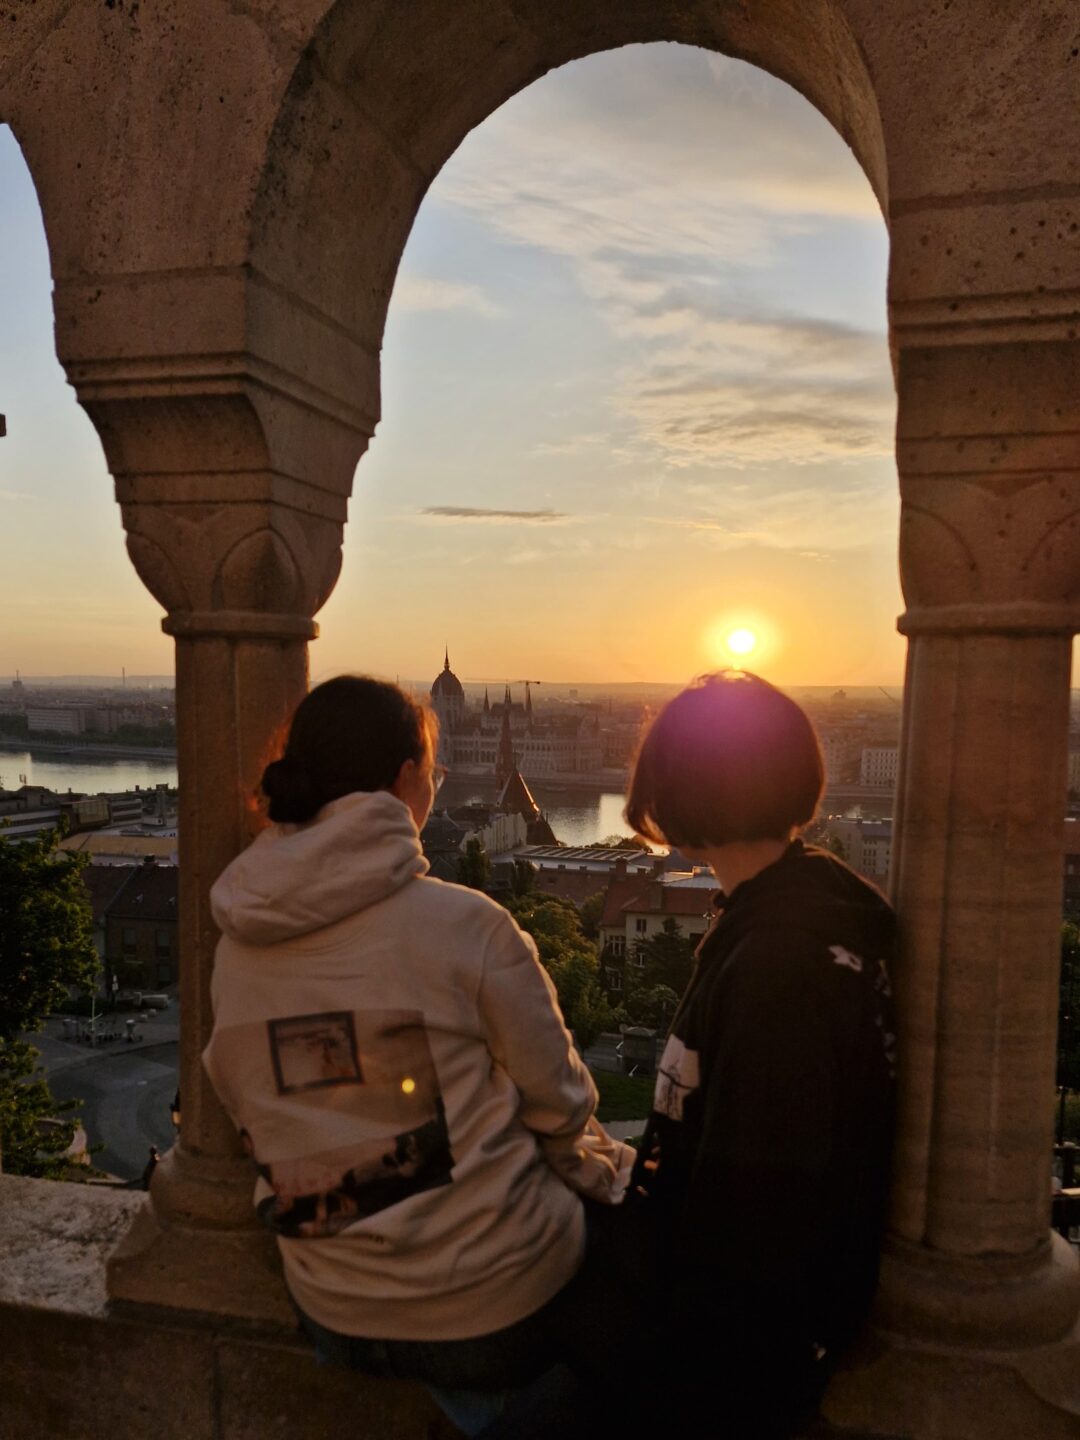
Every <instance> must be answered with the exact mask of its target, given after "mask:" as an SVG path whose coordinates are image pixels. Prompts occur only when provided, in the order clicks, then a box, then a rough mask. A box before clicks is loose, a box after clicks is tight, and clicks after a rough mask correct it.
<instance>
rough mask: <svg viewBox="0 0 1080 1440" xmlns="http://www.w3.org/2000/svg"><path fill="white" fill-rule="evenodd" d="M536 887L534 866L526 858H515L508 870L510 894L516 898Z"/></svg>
mask: <svg viewBox="0 0 1080 1440" xmlns="http://www.w3.org/2000/svg"><path fill="white" fill-rule="evenodd" d="M535 889H536V866H535V865H533V864H531V863H530V862H529V861H528V860H515V861H514V866H513V869H512V870H511V872H510V894H511V895H513V896H514V897H515V898H516V899H519V900H520V899H523V898H524V897H525V896H526V895H531V894H532V893H533V891H534V890H535Z"/></svg>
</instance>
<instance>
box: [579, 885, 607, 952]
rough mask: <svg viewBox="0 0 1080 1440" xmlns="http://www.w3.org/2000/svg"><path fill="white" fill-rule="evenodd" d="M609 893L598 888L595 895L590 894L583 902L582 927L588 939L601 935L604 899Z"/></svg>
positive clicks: (581, 910) (580, 912) (581, 912)
mask: <svg viewBox="0 0 1080 1440" xmlns="http://www.w3.org/2000/svg"><path fill="white" fill-rule="evenodd" d="M606 899H607V895H606V894H605V892H604V891H603V890H598V891H597V892H596V894H595V895H590V896H589V898H588V899H587V900H583V901H582V902H581V909H580V911H579V914H580V915H581V928H582V930H583V932H584V934H585V937H586V939H588V940H597V939H599V937H600V917H601V916H602V915H603V913H604V901H605V900H606Z"/></svg>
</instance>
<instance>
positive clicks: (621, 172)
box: [0, 45, 904, 685]
mask: <svg viewBox="0 0 1080 1440" xmlns="http://www.w3.org/2000/svg"><path fill="white" fill-rule="evenodd" d="M0 254H2V255H3V257H4V264H3V266H2V267H0V315H2V316H3V318H4V343H3V345H2V346H0V352H2V353H0V411H3V412H5V413H6V414H7V417H8V436H7V438H6V439H4V440H0V531H2V533H3V536H4V540H5V543H4V547H3V553H4V564H3V566H2V568H0V677H3V676H5V675H9V674H11V673H13V672H14V670H15V669H16V668H19V669H20V670H22V672H23V673H24V674H31V675H32V674H35V673H38V674H57V673H83V674H86V673H119V671H120V668H121V666H125V667H126V669H127V671H128V673H129V674H132V673H155V674H156V673H165V672H167V671H169V670H170V669H171V642H169V641H168V640H167V639H166V637H164V636H163V635H162V634H161V633H160V629H159V620H160V613H161V612H160V610H159V607H158V606H157V605H156V604H155V602H154V601H153V600H152V598H151V597H150V596H149V595H148V594H147V593H146V591H145V590H144V589H143V588H142V586H141V583H140V582H139V580H138V578H137V577H136V575H135V573H134V571H133V570H132V568H131V566H130V564H129V563H128V561H127V559H126V556H125V554H124V550H123V535H122V530H121V526H120V520H119V513H118V510H117V508H116V505H115V503H114V501H113V499H112V485H111V481H110V478H109V476H108V474H107V472H106V468H105V463H104V459H103V456H102V452H101V447H100V445H99V443H98V441H97V438H96V435H95V433H94V431H93V428H92V426H91V425H90V423H89V421H88V419H87V418H86V416H85V415H83V413H82V412H81V410H80V409H79V407H78V404H77V403H76V401H75V398H74V394H73V392H72V391H71V389H70V388H69V387H68V386H67V385H66V383H65V381H64V377H63V373H62V371H61V369H60V367H59V365H58V363H57V361H56V358H55V353H54V350H53V338H52V313H51V298H50V280H49V266H48V256H47V252H46V248H45V241H44V235H43V232H42V227H41V218H40V213H39V211H38V207H37V203H36V200H35V197H34V191H33V186H32V183H31V181H30V178H29V175H28V174H27V171H26V168H25V165H24V163H23V161H22V158H21V155H20V153H19V150H18V146H17V144H16V142H15V141H14V139H13V137H12V136H11V134H10V132H9V131H8V130H6V129H3V128H0ZM886 265H887V237H886V232H885V227H884V223H883V221H882V218H881V215H880V211H879V210H878V207H877V202H876V200H875V198H874V196H873V194H872V192H871V190H870V186H869V184H868V182H867V180H866V178H865V176H864V175H863V173H862V171H861V169H860V168H859V166H858V164H857V162H856V161H855V159H854V157H853V156H852V155H851V153H850V151H849V150H848V149H847V147H846V145H845V144H844V142H843V141H842V140H841V139H840V137H839V136H838V135H837V134H836V132H835V131H833V130H832V128H831V127H830V126H829V125H828V123H827V122H826V121H825V120H824V119H823V118H822V117H821V116H820V115H819V114H818V112H817V111H815V110H814V109H813V108H812V107H811V106H810V105H809V104H808V103H807V102H806V101H805V100H803V99H802V97H801V96H799V95H798V94H796V93H795V92H794V91H793V90H791V89H789V88H788V87H787V86H785V85H783V84H782V83H781V82H779V81H777V80H775V79H773V78H771V77H770V76H767V75H766V74H764V72H762V71H759V70H756V69H754V68H753V67H750V66H748V65H746V64H744V63H742V62H739V61H734V60H729V59H726V58H723V57H720V56H716V55H712V54H709V53H707V52H705V51H701V50H695V49H692V48H689V47H684V46H659V45H650V46H632V47H628V48H626V49H623V50H618V51H612V52H607V53H605V54H602V55H598V56H593V57H590V58H589V59H586V60H582V61H578V62H575V63H574V64H572V65H568V66H566V67H564V68H563V69H561V70H558V71H555V72H553V73H552V74H551V75H549V76H547V77H545V78H543V79H542V80H540V81H538V82H537V83H536V84H534V85H532V86H530V87H529V88H528V89H527V90H525V91H523V92H521V93H520V94H519V95H517V96H516V97H514V98H513V99H512V100H510V101H509V102H508V103H507V104H506V105H504V106H503V107H502V109H500V110H499V111H497V112H496V113H495V114H494V115H492V116H491V117H489V119H488V120H487V121H486V122H485V123H484V124H483V125H481V126H480V127H479V128H478V129H476V130H475V131H473V132H472V134H470V135H469V136H468V137H467V138H466V140H465V141H464V143H463V144H462V145H461V147H460V148H459V150H458V151H457V153H456V154H455V155H454V156H452V157H451V159H450V161H449V162H448V163H447V165H446V166H445V167H444V169H443V171H442V172H441V174H440V175H439V176H438V177H437V179H436V181H435V183H434V184H433V186H432V188H431V190H430V192H429V194H428V196H427V198H426V199H425V201H424V204H423V206H422V208H421V210H420V213H419V216H418V218H417V221H416V224H415V226H414V228H413V231H412V234H411V237H410V240H409V243H408V247H407V249H406V251H405V255H404V257H403V260H402V264H401V269H400V272H399V275H398V280H397V284H396V287H395V291H394V296H393V300H392V303H391V307H390V313H389V318H388V323H387V329H386V335H385V343H384V352H383V405H382V413H383V418H382V421H381V423H380V425H379V428H378V430H377V432H376V435H375V438H374V440H373V441H372V444H371V446H370V449H369V451H368V454H367V455H366V456H365V458H364V459H363V460H362V462H361V464H360V466H359V468H358V471H357V475H356V482H355V486H354V493H353V499H352V502H351V505H350V523H349V525H348V527H347V530H346V535H345V545H344V565H343V570H342V576H341V579H340V581H339V583H338V586H337V589H336V591H335V593H334V594H333V596H332V597H331V599H330V600H329V602H328V604H327V605H326V607H325V608H324V610H323V612H322V614H321V616H320V617H319V618H320V624H321V627H322V638H321V639H320V640H319V641H318V642H317V643H316V644H315V646H314V647H313V651H312V671H313V674H314V675H315V676H316V678H319V677H322V676H325V675H329V674H333V673H337V672H339V671H341V670H368V671H371V672H373V673H378V674H385V675H401V676H402V677H408V678H410V679H417V678H426V677H433V676H434V674H435V673H436V672H437V670H438V669H439V668H440V667H441V663H442V656H443V647H444V644H445V645H448V646H449V650H450V658H451V662H452V664H453V666H454V668H455V670H456V671H457V673H458V674H459V675H460V676H461V677H462V678H463V679H478V680H480V679H490V680H492V681H500V680H502V679H508V680H511V681H513V680H518V679H522V678H524V677H526V676H528V677H530V678H534V679H540V680H545V679H546V680H549V681H570V682H573V681H648V680H657V681H675V682H678V681H681V680H684V679H687V678H689V677H690V676H692V675H694V674H696V673H698V672H700V671H701V670H703V669H708V668H714V667H715V666H716V665H718V664H722V663H728V662H729V660H730V656H729V655H728V653H727V649H726V637H727V636H728V635H729V634H730V633H731V631H732V630H733V629H736V628H749V629H751V630H752V631H753V632H754V634H755V635H756V637H757V642H758V643H757V647H756V649H755V650H754V652H753V654H752V656H751V657H750V658H749V659H748V660H747V661H745V662H744V663H746V664H747V665H748V666H749V667H750V668H753V669H757V670H759V671H760V672H761V673H762V674H765V675H767V676H768V677H769V678H770V679H773V680H775V681H777V682H778V683H781V684H791V685H805V684H827V685H834V684H835V685H843V684H848V685H872V684H882V685H893V684H896V683H897V682H898V681H899V679H900V677H901V674H902V667H903V653H904V649H903V644H902V642H901V640H900V639H899V637H898V636H897V635H896V633H895V620H896V616H897V615H898V614H899V613H900V612H901V611H902V609H903V603H902V600H901V596H900V589H899V583H898V578H897V565H896V541H897V522H898V498H897V483H896V471H895V462H894V459H893V443H892V436H893V428H894V424H895V400H894V395H893V387H892V378H891V373H890V369H889V358H888V350H887V343H886V321H885V282H886Z"/></svg>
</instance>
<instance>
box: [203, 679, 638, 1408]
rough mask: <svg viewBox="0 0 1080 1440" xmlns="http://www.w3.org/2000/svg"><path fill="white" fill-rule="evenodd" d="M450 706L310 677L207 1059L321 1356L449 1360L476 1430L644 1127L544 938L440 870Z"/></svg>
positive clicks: (235, 884) (525, 1369)
mask: <svg viewBox="0 0 1080 1440" xmlns="http://www.w3.org/2000/svg"><path fill="white" fill-rule="evenodd" d="M435 724H436V722H435V721H434V718H433V716H432V715H431V714H430V712H428V711H427V710H425V709H423V708H422V707H421V706H419V705H417V704H416V703H415V702H414V701H413V700H411V699H410V698H409V697H408V696H406V695H405V694H404V693H403V692H402V691H401V690H399V689H398V688H397V687H396V686H394V685H388V684H384V683H382V682H379V681H375V680H370V679H364V678H360V677H352V676H343V677H340V678H338V679H336V680H331V681H328V682H327V683H326V684H324V685H321V686H319V687H318V688H317V689H315V690H313V691H312V692H311V694H310V695H308V696H307V698H306V699H305V700H304V701H303V702H302V704H301V705H300V707H299V708H298V710H297V712H296V715H295V717H294V719H293V723H292V726H291V729H290V734H289V739H288V743H287V745H286V748H285V753H284V755H283V756H282V758H281V759H280V760H278V761H275V762H274V763H273V764H272V765H270V766H269V767H268V768H267V770H266V772H265V775H264V776H263V782H262V785H263V790H264V792H265V793H266V795H267V796H268V797H269V801H270V807H269V812H270V819H271V821H272V822H275V823H273V824H271V825H270V826H269V827H268V828H267V829H266V830H264V831H263V832H262V834H260V835H259V837H258V838H257V839H256V840H255V842H254V843H253V844H252V845H251V846H250V847H249V849H247V850H246V851H245V852H244V853H243V854H241V855H240V856H238V857H237V859H236V860H234V861H233V863H232V864H231V865H230V866H229V867H228V868H227V869H226V870H225V872H224V873H223V874H222V876H221V877H220V879H219V880H218V882H217V883H216V885H215V886H214V888H213V891H212V892H211V901H212V906H213V913H214V918H215V920H216V922H217V924H218V925H219V927H220V928H221V931H222V939H221V942H220V944H219V946H218V951H217V958H216V962H215V969H214V977H213V990H212V996H213V1004H214V1014H215V1024H214V1031H213V1035H212V1036H211V1040H210V1043H209V1045H208V1046H207V1048H206V1051H205V1053H204V1056H203V1060H204V1064H205V1065H206V1068H207V1070H208V1072H209V1074H210V1077H211V1079H212V1081H213V1083H214V1086H215V1088H216V1090H217V1092H218V1094H219V1096H220V1097H221V1100H222V1102H223V1104H224V1105H225V1107H226V1109H227V1110H228V1112H229V1114H230V1115H231V1116H232V1118H233V1120H234V1122H235V1123H236V1125H237V1127H238V1129H239V1130H240V1133H241V1136H242V1138H243V1140H244V1143H245V1145H246V1147H247V1148H248V1150H249V1152H250V1153H251V1154H252V1156H253V1157H254V1159H255V1162H256V1165H257V1167H258V1169H259V1173H260V1177H261V1178H260V1180H259V1182H258V1185H257V1189H256V1196H255V1200H256V1204H257V1205H258V1207H259V1210H260V1212H261V1213H262V1214H263V1216H264V1217H265V1219H266V1221H267V1223H268V1224H269V1225H270V1226H271V1228H272V1229H273V1230H274V1231H275V1233H276V1235H277V1238H278V1244H279V1247H280V1250H281V1255H282V1260H283V1263H284V1270H285V1278H286V1282H287V1284H288V1287H289V1290H290V1293H291V1294H292V1296H293V1299H294V1301H295V1303H296V1305H297V1307H298V1309H299V1310H300V1312H301V1316H302V1323H303V1324H304V1327H305V1329H306V1330H307V1331H308V1333H309V1334H310V1335H311V1336H312V1337H313V1338H314V1339H315V1341H316V1345H317V1348H318V1349H319V1350H320V1352H321V1354H322V1355H323V1357H324V1358H331V1359H334V1360H337V1361H340V1362H342V1363H345V1364H349V1365H351V1366H353V1367H354V1368H358V1369H364V1370H369V1371H374V1372H376V1373H386V1374H394V1375H399V1376H402V1377H408V1378H415V1379H418V1380H422V1381H425V1382H427V1383H428V1384H429V1386H431V1387H432V1388H433V1389H434V1390H435V1392H436V1394H437V1395H438V1397H439V1398H440V1400H441V1401H443V1402H444V1406H445V1408H448V1409H449V1410H450V1412H451V1413H452V1415H453V1418H455V1419H456V1420H458V1422H459V1423H462V1422H464V1424H465V1425H466V1426H467V1428H468V1429H469V1430H471V1431H473V1432H475V1430H476V1429H478V1428H479V1426H480V1423H481V1420H482V1419H483V1418H486V1414H485V1411H484V1409H483V1407H481V1409H480V1410H479V1411H478V1410H477V1409H476V1408H475V1406H471V1405H470V1406H466V1408H465V1409H462V1408H461V1406H456V1407H455V1404H454V1397H453V1396H452V1395H449V1394H448V1392H451V1391H476V1390H482V1391H497V1390H503V1389H508V1388H510V1387H514V1386H517V1385H520V1384H522V1383H525V1382H526V1381H528V1380H529V1379H531V1378H532V1377H533V1376H535V1375H536V1374H538V1373H539V1372H540V1371H542V1370H543V1369H544V1368H545V1367H546V1365H547V1363H548V1358H549V1352H550V1335H549V1330H550V1325H549V1324H548V1319H549V1316H550V1313H551V1302H553V1301H554V1299H555V1297H556V1296H557V1295H558V1294H559V1292H560V1291H561V1290H562V1289H563V1288H564V1287H565V1286H566V1285H567V1283H568V1282H569V1281H570V1280H571V1278H572V1277H573V1275H574V1274H575V1272H576V1271H577V1269H578V1267H579V1265H580V1263H581V1260H582V1257H583V1252H584V1245H585V1227H584V1220H583V1214H582V1204H581V1200H580V1198H579V1195H578V1194H577V1193H575V1191H580V1192H582V1193H585V1194H589V1195H591V1196H592V1197H593V1198H595V1199H599V1200H606V1201H608V1202H611V1203H614V1202H617V1201H618V1200H619V1199H620V1198H621V1196H622V1192H623V1189H624V1187H625V1184H626V1180H627V1177H628V1175H629V1171H630V1167H631V1162H632V1159H633V1153H632V1152H631V1151H629V1150H628V1149H627V1148H626V1147H624V1146H620V1145H618V1144H616V1143H615V1142H612V1141H610V1140H609V1139H608V1138H607V1137H606V1135H604V1133H603V1131H602V1130H600V1129H599V1127H598V1126H597V1125H596V1122H595V1120H594V1119H593V1111H594V1108H595V1104H596V1090H595V1087H594V1085H593V1082H592V1079H591V1077H590V1076H589V1073H588V1071H587V1070H586V1069H585V1066H584V1065H583V1064H582V1062H581V1060H580V1059H579V1057H578V1055H577V1053H576V1052H575V1050H574V1047H573V1044H572V1041H571V1038H570V1035H569V1034H568V1032H567V1030H566V1027H565V1025H564V1024H563V1020H562V1016H561V1015H560V1013H559V1009H558V1005H557V1003H556V1000H555V993H554V989H553V987H552V985H551V982H550V980H549V979H548V977H547V975H546V973H545V972H544V970H543V969H542V968H541V966H540V964H539V963H538V961H537V958H536V950H535V947H534V945H533V942H532V940H531V939H530V938H529V937H528V936H527V935H525V934H523V933H522V932H521V930H519V929H518V927H517V925H516V924H515V922H514V921H513V919H512V918H511V916H510V915H509V914H508V913H507V911H505V910H504V909H502V908H501V907H500V906H499V905H497V904H495V903H494V902H493V901H491V900H489V899H488V898H487V897H486V896H484V895H482V894H480V893H478V892H477V891H474V890H469V889H465V888H463V887H461V886H457V885H448V884H444V883H442V882H440V881H438V880H434V879H431V878H429V877H428V876H427V875H426V874H425V872H426V870H427V868H428V867H427V862H426V861H425V859H424V857H423V854H422V852H421V847H420V837H419V830H420V829H421V827H422V826H423V824H424V822H425V820H426V819H427V817H428V814H429V813H430V810H431V807H432V803H433V801H434V796H435V792H436V790H437V788H438V784H439V772H438V771H437V769H436V767H435V764H434V741H435ZM487 1414H490V1411H488V1412H487Z"/></svg>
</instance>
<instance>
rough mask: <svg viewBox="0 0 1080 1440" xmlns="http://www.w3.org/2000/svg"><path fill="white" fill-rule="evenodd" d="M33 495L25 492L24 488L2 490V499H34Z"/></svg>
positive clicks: (0, 496) (0, 495)
mask: <svg viewBox="0 0 1080 1440" xmlns="http://www.w3.org/2000/svg"><path fill="white" fill-rule="evenodd" d="M33 498H34V497H33V496H32V495H27V494H24V492H23V491H22V490H0V500H11V501H16V500H32V499H33Z"/></svg>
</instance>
